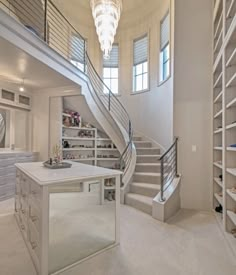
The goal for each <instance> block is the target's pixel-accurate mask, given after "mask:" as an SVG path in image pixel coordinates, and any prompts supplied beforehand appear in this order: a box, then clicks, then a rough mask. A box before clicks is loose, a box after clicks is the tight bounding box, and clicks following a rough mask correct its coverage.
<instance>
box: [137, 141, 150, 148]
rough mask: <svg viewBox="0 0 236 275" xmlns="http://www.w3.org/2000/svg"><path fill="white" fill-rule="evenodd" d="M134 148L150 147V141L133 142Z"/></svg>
mask: <svg viewBox="0 0 236 275" xmlns="http://www.w3.org/2000/svg"><path fill="white" fill-rule="evenodd" d="M134 144H135V147H136V148H151V147H152V144H151V142H134Z"/></svg>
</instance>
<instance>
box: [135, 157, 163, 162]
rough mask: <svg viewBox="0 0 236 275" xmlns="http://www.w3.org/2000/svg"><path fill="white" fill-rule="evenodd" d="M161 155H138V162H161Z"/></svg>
mask: <svg viewBox="0 0 236 275" xmlns="http://www.w3.org/2000/svg"><path fill="white" fill-rule="evenodd" d="M159 162H160V161H159V157H156V156H155V157H154V156H153V157H152V156H148V157H142V156H137V163H159Z"/></svg>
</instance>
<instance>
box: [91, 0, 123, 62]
mask: <svg viewBox="0 0 236 275" xmlns="http://www.w3.org/2000/svg"><path fill="white" fill-rule="evenodd" d="M90 5H91V8H92V13H93V18H94V23H95V26H96V31H97V35H98V40H99V43H100V45H101V50H102V51H103V54H104V58H106V59H109V57H110V51H111V49H112V44H113V42H114V37H115V35H116V30H117V27H118V22H119V20H120V14H121V9H122V0H90Z"/></svg>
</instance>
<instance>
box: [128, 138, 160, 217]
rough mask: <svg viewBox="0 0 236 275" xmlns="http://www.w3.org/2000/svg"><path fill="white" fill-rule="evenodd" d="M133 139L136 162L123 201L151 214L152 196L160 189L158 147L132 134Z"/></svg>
mask: <svg viewBox="0 0 236 275" xmlns="http://www.w3.org/2000/svg"><path fill="white" fill-rule="evenodd" d="M133 141H134V144H135V147H136V153H137V162H136V167H135V172H134V176H133V182H132V183H131V184H130V191H129V192H128V193H127V194H126V195H125V203H126V204H128V205H130V206H133V207H135V208H137V209H138V210H141V211H143V212H145V213H147V214H150V215H151V214H152V202H153V198H154V197H155V196H156V195H157V194H158V193H159V191H160V180H161V174H160V161H159V158H160V157H161V155H160V148H158V147H153V145H152V143H151V142H150V141H148V140H146V138H145V137H141V136H134V137H133Z"/></svg>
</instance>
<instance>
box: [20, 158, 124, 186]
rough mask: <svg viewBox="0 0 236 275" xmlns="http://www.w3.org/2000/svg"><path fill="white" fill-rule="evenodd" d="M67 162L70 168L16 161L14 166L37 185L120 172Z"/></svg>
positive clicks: (79, 179)
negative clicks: (56, 167)
mask: <svg viewBox="0 0 236 275" xmlns="http://www.w3.org/2000/svg"><path fill="white" fill-rule="evenodd" d="M67 162H69V163H71V164H72V167H71V168H64V169H48V168H46V167H44V166H43V163H42V162H30V163H17V164H15V166H16V167H17V168H18V169H20V170H21V171H22V172H24V173H25V174H26V175H27V176H29V177H30V178H32V179H33V180H34V181H35V182H37V183H38V184H39V185H51V184H57V183H66V182H68V183H69V182H74V181H85V180H93V179H99V178H103V177H112V176H113V177H114V176H117V175H121V174H122V172H121V171H118V170H112V169H107V168H101V167H97V166H92V165H87V164H82V163H76V162H70V161H67Z"/></svg>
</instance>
